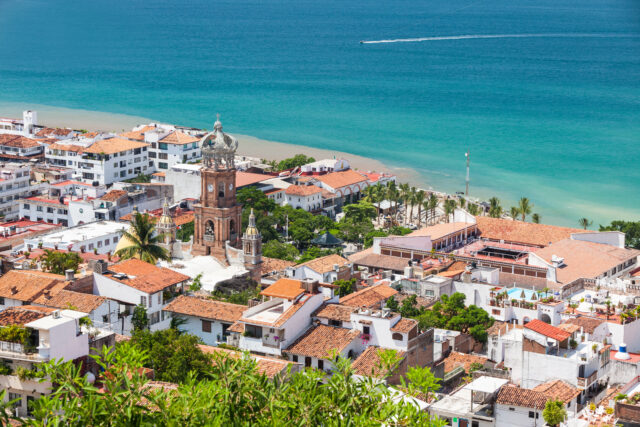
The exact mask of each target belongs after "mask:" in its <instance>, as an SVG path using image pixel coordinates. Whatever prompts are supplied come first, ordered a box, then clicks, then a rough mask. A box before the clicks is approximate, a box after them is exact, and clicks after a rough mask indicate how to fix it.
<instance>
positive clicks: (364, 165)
mask: <svg viewBox="0 0 640 427" xmlns="http://www.w3.org/2000/svg"><path fill="white" fill-rule="evenodd" d="M24 110H35V111H37V112H38V123H39V124H41V125H45V126H49V127H69V128H73V129H86V130H89V131H98V130H103V131H113V132H123V131H128V130H130V129H131V128H132V127H134V126H136V125H139V124H145V123H152V122H158V121H157V120H154V119H152V118H146V117H138V116H128V115H126V114H112V113H104V112H100V111H89V110H76V109H70V108H62V107H52V106H48V105H37V104H19V103H15V104H14V103H11V104H4V103H0V117H9V118H21V117H22V111H24ZM173 124H175V125H178V126H188V125H187V124H184V123H173ZM225 131H228V132H229V133H231V134H233V135H235V136H236V137H237V138H238V141H239V143H240V144H239V147H238V154H241V155H245V156H251V157H258V158H261V159H267V160H282V159H285V158H287V157H292V156H294V155H296V154H305V155H307V156H310V157H313V158H315V159H316V160H320V159H331V158H334V157H335V158H344V159H347V160H348V161H349V163H350V164H351V167H352V168H353V169H356V170H361V171H365V172H389V173H393V174H395V175H396V176H397V177H398V179H399V180H400V181H409V182H412V183H413V184H414V185H416V184H417V183H418V181H419V176H418V174H417V173H416V172H415V171H413V170H412V169H409V168H394V167H390V166H388V165H384V164H383V163H382V162H380V161H378V160H375V159H370V158H367V157H362V156H357V155H355V154H350V153H345V152H341V151H333V150H324V149H320V148H313V147H306V146H303V145H296V144H288V143H285V142H275V141H267V140H264V139H259V138H256V137H253V136H249V135H240V134H234V132H233V129H232V128H229V129H228V128H227V127H225Z"/></svg>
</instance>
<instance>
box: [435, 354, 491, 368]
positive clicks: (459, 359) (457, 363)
mask: <svg viewBox="0 0 640 427" xmlns="http://www.w3.org/2000/svg"><path fill="white" fill-rule="evenodd" d="M488 360H489V359H487V358H486V357H482V356H476V355H473V354H466V353H459V352H457V351H452V352H451V353H450V354H449V356H447V358H446V359H444V362H443V363H444V372H445V373H447V372H451V371H453V370H454V369H456V368H458V367H462V368H464V371H465V372H469V370H470V369H471V365H473V364H474V363H479V364H481V365H484V364H485V363H487V361H488Z"/></svg>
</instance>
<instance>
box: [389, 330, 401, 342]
mask: <svg viewBox="0 0 640 427" xmlns="http://www.w3.org/2000/svg"><path fill="white" fill-rule="evenodd" d="M391 338H393V339H394V340H398V341H402V340H403V338H404V337H403V336H402V334H399V333H397V332H395V333H394V334H393V335H391Z"/></svg>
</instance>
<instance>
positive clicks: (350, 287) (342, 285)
mask: <svg viewBox="0 0 640 427" xmlns="http://www.w3.org/2000/svg"><path fill="white" fill-rule="evenodd" d="M333 284H334V285H336V286H338V295H339V296H340V297H343V296H346V295H349V294H350V293H352V292H354V291H355V290H356V278H355V277H354V278H351V279H349V280H342V279H340V280H336V281H335V282H333Z"/></svg>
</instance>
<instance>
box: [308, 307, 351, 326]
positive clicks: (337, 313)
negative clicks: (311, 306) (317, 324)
mask: <svg viewBox="0 0 640 427" xmlns="http://www.w3.org/2000/svg"><path fill="white" fill-rule="evenodd" d="M357 310H358V309H357V308H356V307H351V306H348V305H342V304H323V305H321V306H320V308H318V309H317V310H316V311H315V312H314V313H313V314H312V315H311V316H313V317H320V318H323V319H329V320H339V321H341V322H350V321H351V313H353V312H355V311H357Z"/></svg>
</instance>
